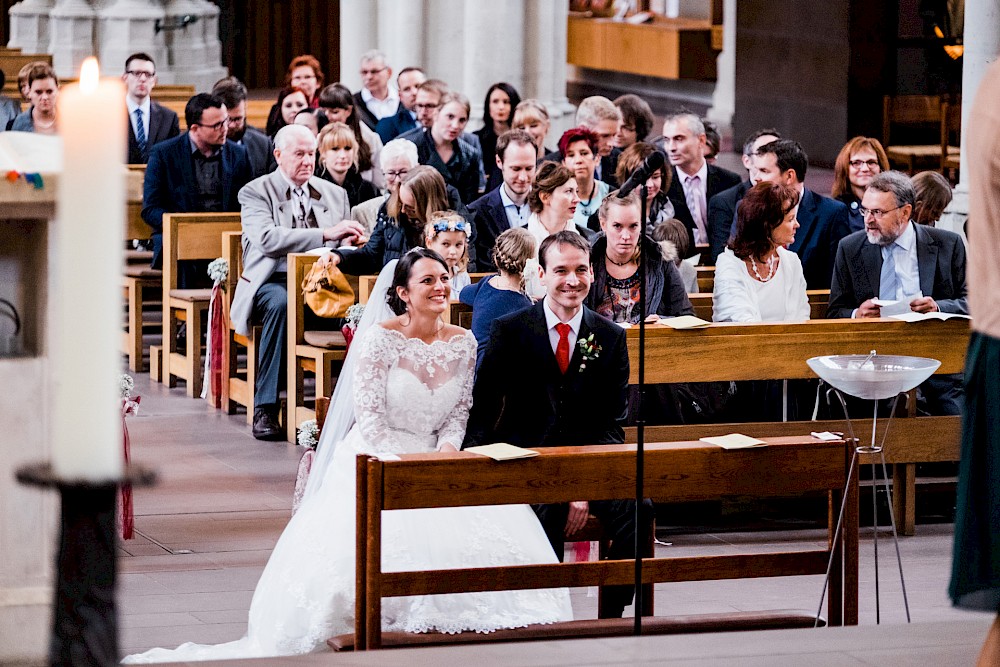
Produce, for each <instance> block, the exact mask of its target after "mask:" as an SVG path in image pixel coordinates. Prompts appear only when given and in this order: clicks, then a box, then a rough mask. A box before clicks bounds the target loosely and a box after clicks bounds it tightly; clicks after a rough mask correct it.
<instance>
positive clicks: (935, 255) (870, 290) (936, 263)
mask: <svg viewBox="0 0 1000 667" xmlns="http://www.w3.org/2000/svg"><path fill="white" fill-rule="evenodd" d="M910 224H911V225H913V228H914V231H915V232H916V234H917V273H918V274H919V276H920V292H921V293H922V294H923V295H924V296H929V297H931V298H932V299H934V300H935V301H936V302H937V305H938V308H939V309H940V310H941V312H943V313H959V314H961V315H968V314H969V305H968V303H967V301H966V294H967V293H968V292H967V289H966V285H965V244H964V243H963V242H962V238H961V237H960V236H959V235H958V234H955V233H954V232H949V231H947V230H944V229H937V228H936V227H926V226H924V225H918V224H916V223H914V222H910ZM881 274H882V251H881V249H880V248H879V246H877V245H876V244H874V243H869V242H868V237H867V235H866V234H865V232H864V231H860V232H854V233H853V234H851V235H850V236H847V237H845V238H844V240H843V241H841V242H840V247H839V248H838V249H837V261H836V263H835V264H834V267H833V284H832V285H830V307H829V309H828V310H827V316H828V317H831V318H838V317H850V316H851V313H852V312H854V309H855V308H857V307H858V306H860V305H861V304H862V303H864V302H865V301H867V300H868V299H874V298H877V297H878V293H879V283H880V279H881Z"/></svg>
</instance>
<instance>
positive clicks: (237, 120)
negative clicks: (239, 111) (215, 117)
mask: <svg viewBox="0 0 1000 667" xmlns="http://www.w3.org/2000/svg"><path fill="white" fill-rule="evenodd" d="M246 119H247V118H246V116H230V117H229V124H230V125H242V124H243V121H245V120H246Z"/></svg>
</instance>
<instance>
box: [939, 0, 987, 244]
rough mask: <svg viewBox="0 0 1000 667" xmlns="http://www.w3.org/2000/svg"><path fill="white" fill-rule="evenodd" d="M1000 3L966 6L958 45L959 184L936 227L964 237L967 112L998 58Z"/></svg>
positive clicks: (966, 177)
mask: <svg viewBox="0 0 1000 667" xmlns="http://www.w3.org/2000/svg"><path fill="white" fill-rule="evenodd" d="M997 26H1000V0H978V1H977V2H969V3H966V6H965V33H964V35H963V38H962V41H963V43H964V45H965V53H964V56H963V59H962V162H961V167H960V174H961V175H960V180H959V182H958V186H957V187H956V188H955V197H954V199H953V200H952V202H951V205H949V206H948V208H947V209H945V212H944V215H943V216H941V221H940V222H939V223H938V226H940V227H941V228H943V229H948V230H951V231H953V232H958V233H959V234H964V226H965V221H966V220H967V219H968V217H969V176H968V169H966V165H967V158H968V153H967V152H966V146H968V142H969V141H970V140H973V141H974V140H975V137H970V136H969V135H968V132H966V131H965V128H966V127H967V126H968V121H969V111H970V110H971V109H972V102H973V101H974V100H975V99H976V92H977V91H978V90H979V82H980V81H982V78H983V74H985V73H986V70H987V68H988V67H989V66H990V63H992V62H993V61H994V60H996V59H997V56H998V55H1000V29H998V27H997Z"/></svg>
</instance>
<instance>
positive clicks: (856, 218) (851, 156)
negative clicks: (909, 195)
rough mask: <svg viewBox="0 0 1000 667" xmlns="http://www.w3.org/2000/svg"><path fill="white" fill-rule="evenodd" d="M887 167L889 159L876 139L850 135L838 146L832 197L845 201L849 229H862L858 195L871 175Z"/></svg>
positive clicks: (863, 225)
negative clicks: (844, 142) (850, 136)
mask: <svg viewBox="0 0 1000 667" xmlns="http://www.w3.org/2000/svg"><path fill="white" fill-rule="evenodd" d="M888 169H889V158H888V157H887V156H886V154H885V149H884V148H882V144H881V143H880V142H879V140H878V139H873V138H871V137H854V138H853V139H851V140H850V141H848V142H847V143H846V144H844V147H843V148H841V149H840V154H839V155H837V162H836V164H835V165H834V168H833V187H832V188H831V190H830V194H831V195H833V198H834V199H836V200H838V201H842V202H844V203H845V204H847V212H848V216H849V217H848V222H849V223H850V225H851V231H852V232H857V231H861V230H862V229H864V228H865V220H864V217H863V216H862V215H861V197H863V196H864V194H865V188H867V187H868V184H869V183H870V182H871V180H872V179H873V178H875V177H876V176H878V175H879V174H881V173H882V172H883V171H887V170H888Z"/></svg>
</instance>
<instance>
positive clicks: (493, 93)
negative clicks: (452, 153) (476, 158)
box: [474, 82, 521, 192]
mask: <svg viewBox="0 0 1000 667" xmlns="http://www.w3.org/2000/svg"><path fill="white" fill-rule="evenodd" d="M520 103H521V96H520V95H518V94H517V90H515V89H514V86H512V85H510V84H509V83H503V82H500V83H494V84H493V85H492V86H490V87H489V90H487V91H486V101H485V102H483V127H482V128H481V129H479V130H476V131H475V132H474V134H475V135H476V136H477V137H479V148H480V150H481V151H482V156H483V170H484V171H485V172H486V192H490V191H491V190H493V189H495V188H497V187H499V186H500V182H501V176H500V170H499V169H498V168H497V167H496V161H495V160H494V157H495V156H496V152H497V137H499V136H500V135H501V134H503V133H504V132H506V131H507V130H509V129H510V121H511V117H512V116H513V115H514V107H516V106H517V105H518V104H520Z"/></svg>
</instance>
